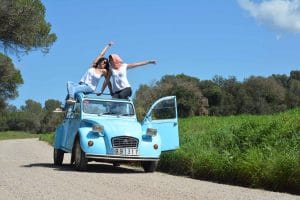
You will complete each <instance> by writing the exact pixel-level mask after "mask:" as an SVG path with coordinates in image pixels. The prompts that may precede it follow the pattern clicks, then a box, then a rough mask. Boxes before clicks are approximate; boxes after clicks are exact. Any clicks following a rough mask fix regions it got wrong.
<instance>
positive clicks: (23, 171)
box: [0, 139, 300, 200]
mask: <svg viewBox="0 0 300 200" xmlns="http://www.w3.org/2000/svg"><path fill="white" fill-rule="evenodd" d="M52 151H53V150H52V147H51V146H49V145H48V144H46V143H45V142H41V141H38V140H37V139H22V140H5V141H0V199H1V200H2V199H3V200H4V199H5V200H13V199H22V200H27V199H28V200H32V199H37V200H42V199H47V200H50V199H51V200H56V199H57V200H58V199H59V200H61V199H63V200H64V199H72V200H77V199H80V200H83V199H84V200H89V199H91V200H92V199H93V200H95V199H97V200H98V199H151V200H153V199H180V200H181V199H214V200H215V199H223V200H224V199H225V200H226V199H228V200H235V199H241V200H247V199H253V200H257V199H260V200H261V199H266V200H269V199H280V200H285V199H300V196H295V195H290V194H283V193H275V192H267V191H263V190H255V189H247V188H242V187H235V186H228V185H222V184H215V183H210V182H205V181H199V180H193V179H190V178H185V177H177V176H171V175H167V174H163V173H159V172H155V173H144V172H143V171H142V170H141V169H139V168H129V167H126V166H123V165H121V166H120V167H113V166H112V165H108V164H102V163H100V164H99V163H90V165H89V170H88V172H77V171H74V170H73V168H71V167H70V166H69V164H68V163H69V160H70V156H68V154H67V156H65V159H64V163H65V164H64V165H63V166H62V167H60V168H57V167H54V166H53V165H52Z"/></svg>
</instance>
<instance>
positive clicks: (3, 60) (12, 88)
mask: <svg viewBox="0 0 300 200" xmlns="http://www.w3.org/2000/svg"><path fill="white" fill-rule="evenodd" d="M21 84H23V79H22V76H21V73H20V71H19V70H17V69H16V68H15V67H14V65H13V63H12V60H11V59H10V58H9V57H7V56H5V55H3V54H2V53H0V111H1V110H2V109H3V108H4V107H5V106H6V104H5V102H6V100H7V99H14V98H15V97H17V96H18V91H17V88H18V86H19V85H21Z"/></svg>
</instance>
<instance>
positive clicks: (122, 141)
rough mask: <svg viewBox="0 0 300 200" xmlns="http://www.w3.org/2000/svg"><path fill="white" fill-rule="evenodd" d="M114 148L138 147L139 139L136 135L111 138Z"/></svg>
mask: <svg viewBox="0 0 300 200" xmlns="http://www.w3.org/2000/svg"><path fill="white" fill-rule="evenodd" d="M111 143H112V146H113V148H129V147H130V148H137V147H138V145H139V140H138V139H136V138H134V137H128V136H120V137H114V138H112V139H111Z"/></svg>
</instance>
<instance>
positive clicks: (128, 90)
mask: <svg viewBox="0 0 300 200" xmlns="http://www.w3.org/2000/svg"><path fill="white" fill-rule="evenodd" d="M131 94H132V90H131V87H128V88H125V89H123V90H121V91H120V92H119V98H120V99H127V98H128V97H130V96H131Z"/></svg>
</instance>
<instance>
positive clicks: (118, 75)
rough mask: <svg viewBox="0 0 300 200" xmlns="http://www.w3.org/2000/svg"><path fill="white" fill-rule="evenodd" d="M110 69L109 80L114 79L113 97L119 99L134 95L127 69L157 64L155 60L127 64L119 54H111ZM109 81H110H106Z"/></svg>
mask: <svg viewBox="0 0 300 200" xmlns="http://www.w3.org/2000/svg"><path fill="white" fill-rule="evenodd" d="M109 63H110V70H109V72H108V77H107V78H108V80H109V78H110V77H111V79H112V94H111V95H112V97H113V98H119V99H127V98H128V97H130V96H131V95H132V90H131V86H130V84H129V82H128V79H127V69H131V68H134V67H139V66H143V65H147V64H156V61H155V60H149V61H141V62H136V63H131V64H127V63H124V62H123V60H122V59H121V58H120V56H119V55H117V54H111V55H109ZM106 82H108V81H106Z"/></svg>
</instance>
